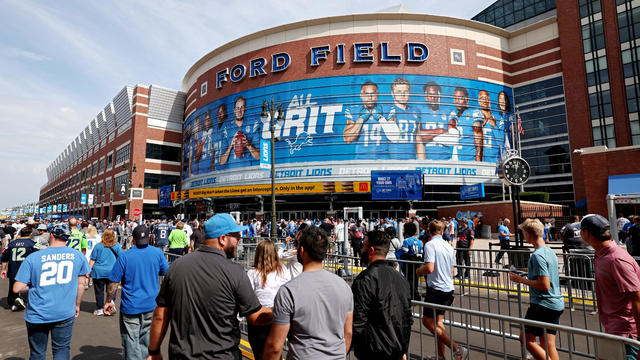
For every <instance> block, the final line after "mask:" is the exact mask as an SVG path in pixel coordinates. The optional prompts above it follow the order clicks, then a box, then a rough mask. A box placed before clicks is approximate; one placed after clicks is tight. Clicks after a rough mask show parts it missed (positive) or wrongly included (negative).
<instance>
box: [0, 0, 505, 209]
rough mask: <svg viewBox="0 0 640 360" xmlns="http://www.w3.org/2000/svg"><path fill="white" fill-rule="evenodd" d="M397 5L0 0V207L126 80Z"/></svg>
mask: <svg viewBox="0 0 640 360" xmlns="http://www.w3.org/2000/svg"><path fill="white" fill-rule="evenodd" d="M494 1H495V0H476V1H469V0H455V1H440V0H415V1H413V0H412V1H404V2H403V3H402V4H403V5H404V6H406V7H407V8H409V9H410V10H411V12H414V13H427V14H434V15H445V16H454V17H459V18H466V19H469V18H471V17H472V16H474V15H475V14H477V13H479V12H480V11H481V10H482V9H484V8H486V7H487V6H488V5H490V4H491V3H493V2H494ZM397 5H400V3H399V2H397V1H386V0H364V1H363V0H350V1H334V0H324V1H302V0H295V1H294V0H284V1H274V0H262V1H219V0H211V1H203V0H200V1H193V0H191V1H170V0H147V1H98V0H89V1H84V0H82V1H81V0H76V1H67V0H61V1H44V0H43V1H31V0H15V1H13V0H0V23H1V24H2V27H0V129H2V134H3V136H2V137H1V139H2V140H0V169H1V170H0V209H3V208H7V207H13V206H17V205H22V204H26V203H31V202H36V201H37V200H38V194H39V192H40V188H41V187H42V186H43V185H44V184H45V183H46V181H47V176H46V171H45V170H46V167H47V166H48V165H49V164H50V163H51V162H52V161H53V160H54V159H55V158H56V157H57V156H58V154H59V153H60V152H61V151H63V149H64V148H66V146H67V145H68V144H69V143H70V142H71V141H72V140H73V139H74V138H75V137H76V136H77V135H78V134H79V133H80V131H82V130H83V129H84V128H85V127H86V126H87V124H88V123H89V121H91V119H93V118H94V117H95V116H96V115H97V114H98V113H99V112H100V111H101V110H102V109H104V107H105V105H106V104H107V103H109V102H110V101H111V100H112V99H113V97H114V96H115V95H116V94H117V93H118V91H120V90H121V89H122V88H123V87H124V86H125V85H136V84H142V85H151V84H155V85H161V86H164V87H168V88H172V89H180V86H181V83H182V78H183V77H184V75H185V73H186V72H187V70H188V69H189V68H190V67H191V65H193V64H194V63H195V62H196V61H197V60H198V59H200V58H201V57H202V56H204V55H205V54H207V53H209V52H210V51H212V50H213V49H215V48H217V47H219V46H221V45H223V44H225V43H227V42H229V41H231V40H234V39H236V38H239V37H241V36H244V35H247V34H251V33H253V32H256V31H260V30H263V29H266V28H270V27H273V26H278V25H282V24H287V23H291V22H296V21H302V20H308V19H313V18H319V17H326V16H335V15H346V14H358V13H366V12H376V11H379V10H382V9H387V8H390V7H393V6H397ZM238 24H242V26H238Z"/></svg>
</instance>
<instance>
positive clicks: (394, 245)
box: [386, 237, 402, 260]
mask: <svg viewBox="0 0 640 360" xmlns="http://www.w3.org/2000/svg"><path fill="white" fill-rule="evenodd" d="M398 249H402V244H401V243H400V240H398V238H397V237H395V238H393V239H391V241H390V242H389V251H388V252H387V257H386V259H387V260H395V259H396V250H398Z"/></svg>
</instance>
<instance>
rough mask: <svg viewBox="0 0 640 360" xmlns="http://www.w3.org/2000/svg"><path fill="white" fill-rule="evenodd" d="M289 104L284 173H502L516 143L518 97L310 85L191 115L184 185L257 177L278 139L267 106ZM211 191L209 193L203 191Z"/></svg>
mask: <svg viewBox="0 0 640 360" xmlns="http://www.w3.org/2000/svg"><path fill="white" fill-rule="evenodd" d="M271 98H273V99H274V102H275V104H277V105H282V108H283V117H282V120H281V121H277V122H276V123H275V124H274V126H275V136H276V138H277V139H278V141H277V142H276V145H275V158H276V163H277V164H306V163H311V162H316V163H317V162H320V163H321V162H334V163H335V162H343V163H348V164H358V163H360V161H359V160H400V161H402V160H413V161H421V160H424V161H425V163H428V162H429V161H430V160H431V161H438V162H451V163H452V165H455V164H460V163H462V164H464V163H466V162H469V163H474V164H478V163H484V164H487V165H491V164H496V163H497V162H498V159H499V158H500V156H501V153H502V152H503V151H504V150H505V147H506V146H508V145H507V144H508V143H509V142H508V141H506V140H507V136H508V135H507V134H509V127H510V126H511V118H512V109H511V105H510V104H511V103H512V99H513V96H512V90H511V88H509V87H506V86H502V85H497V84H493V83H488V82H484V81H478V80H472V79H463V78H454V77H441V76H430V75H413V74H401V75H398V74H369V75H351V76H336V77H325V78H315V79H306V80H299V81H292V82H286V83H279V84H274V85H268V86H264V87H259V88H253V89H249V90H246V91H242V92H238V93H236V94H233V95H230V96H226V97H222V98H220V99H217V100H215V101H213V102H211V103H209V104H207V105H205V106H203V107H201V108H199V109H197V110H196V111H194V112H193V113H192V114H191V115H189V117H188V118H187V119H186V121H185V124H184V131H183V154H182V156H183V161H182V163H183V169H182V176H183V178H189V177H192V176H198V175H203V174H208V173H212V172H213V171H216V172H217V171H225V170H230V169H237V168H252V167H253V168H255V169H259V168H260V163H261V160H262V161H264V159H261V158H262V156H261V152H262V151H261V150H262V147H261V142H262V141H263V140H268V139H270V137H271V133H270V126H269V124H270V118H269V114H268V113H267V112H266V111H263V110H262V105H263V102H264V101H265V100H267V99H271ZM203 185H204V184H203Z"/></svg>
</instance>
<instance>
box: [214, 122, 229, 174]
mask: <svg viewBox="0 0 640 360" xmlns="http://www.w3.org/2000/svg"><path fill="white" fill-rule="evenodd" d="M223 127H224V124H222V126H218V125H214V126H213V129H214V130H213V132H212V134H211V140H213V152H214V156H215V159H214V161H215V169H216V170H224V169H225V168H226V167H227V165H226V164H225V165H222V164H220V155H221V154H222V129H223Z"/></svg>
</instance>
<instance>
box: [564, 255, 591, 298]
mask: <svg viewBox="0 0 640 360" xmlns="http://www.w3.org/2000/svg"><path fill="white" fill-rule="evenodd" d="M594 253H595V251H594V250H592V249H570V250H569V255H567V262H568V265H569V266H568V270H569V276H572V277H581V278H588V279H593V255H594ZM593 284H594V282H593V281H587V280H571V287H573V288H574V289H580V290H589V291H593Z"/></svg>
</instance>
